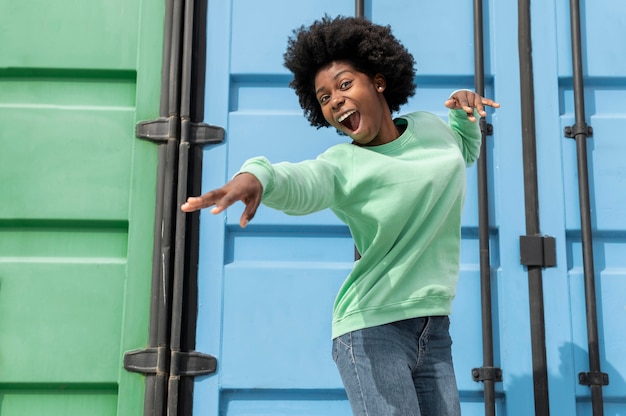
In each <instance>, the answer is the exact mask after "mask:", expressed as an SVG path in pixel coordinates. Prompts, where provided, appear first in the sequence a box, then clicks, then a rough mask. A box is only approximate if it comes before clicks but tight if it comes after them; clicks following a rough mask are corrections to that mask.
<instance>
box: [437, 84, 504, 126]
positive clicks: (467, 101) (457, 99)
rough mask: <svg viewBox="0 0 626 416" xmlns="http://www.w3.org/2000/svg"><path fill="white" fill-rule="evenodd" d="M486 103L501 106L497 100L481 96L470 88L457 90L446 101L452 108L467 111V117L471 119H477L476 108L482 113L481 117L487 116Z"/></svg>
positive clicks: (447, 105)
mask: <svg viewBox="0 0 626 416" xmlns="http://www.w3.org/2000/svg"><path fill="white" fill-rule="evenodd" d="M486 105H488V106H490V107H493V108H498V107H500V104H498V103H497V102H495V101H493V100H490V99H489V98H485V97H481V96H480V95H478V94H476V93H475V92H472V91H469V90H460V91H456V92H455V93H454V94H452V95H451V96H450V98H448V100H447V101H446V102H445V106H446V107H448V108H449V109H451V110H458V109H462V110H463V111H465V112H466V113H467V118H468V119H470V121H476V117H475V116H474V109H476V110H478V114H480V116H481V117H485V116H486V115H487V112H486V111H485V106H486Z"/></svg>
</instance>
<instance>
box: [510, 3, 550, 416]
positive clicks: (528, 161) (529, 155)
mask: <svg viewBox="0 0 626 416" xmlns="http://www.w3.org/2000/svg"><path fill="white" fill-rule="evenodd" d="M518 31H519V33H518V48H519V64H520V89H521V91H520V92H521V94H520V95H521V110H522V114H521V119H522V154H523V159H524V160H523V163H524V204H525V214H526V234H527V235H529V236H536V235H540V234H541V233H540V228H539V197H538V195H539V192H538V187H537V169H536V168H537V154H536V137H535V108H534V102H535V95H534V85H533V64H532V40H531V39H532V35H531V19H530V0H518ZM527 267H528V291H529V303H530V331H531V348H532V364H533V385H534V396H535V414H536V415H540V416H544V415H545V416H547V415H549V414H550V408H549V397H548V371H547V359H546V345H545V321H544V304H543V276H542V269H541V267H540V266H527Z"/></svg>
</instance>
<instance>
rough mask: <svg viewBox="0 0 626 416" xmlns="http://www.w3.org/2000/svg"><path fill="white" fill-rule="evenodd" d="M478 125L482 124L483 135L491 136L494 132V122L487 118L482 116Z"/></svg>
mask: <svg viewBox="0 0 626 416" xmlns="http://www.w3.org/2000/svg"><path fill="white" fill-rule="evenodd" d="M478 125H479V126H480V132H481V133H482V134H483V135H485V136H491V135H492V134H493V124H491V123H487V120H485V119H484V118H482V117H481V118H480V121H479V122H478Z"/></svg>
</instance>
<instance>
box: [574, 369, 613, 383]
mask: <svg viewBox="0 0 626 416" xmlns="http://www.w3.org/2000/svg"><path fill="white" fill-rule="evenodd" d="M578 384H582V385H583V386H608V385H609V375H608V374H607V373H603V372H601V371H590V372H588V373H584V372H583V373H578Z"/></svg>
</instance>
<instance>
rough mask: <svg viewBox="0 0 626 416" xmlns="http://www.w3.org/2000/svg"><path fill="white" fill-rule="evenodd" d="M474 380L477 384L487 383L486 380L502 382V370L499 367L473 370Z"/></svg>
mask: <svg viewBox="0 0 626 416" xmlns="http://www.w3.org/2000/svg"><path fill="white" fill-rule="evenodd" d="M472 378H473V379H474V381H476V382H479V381H485V380H491V381H494V382H499V381H502V369H500V368H498V367H480V368H473V369H472Z"/></svg>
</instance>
